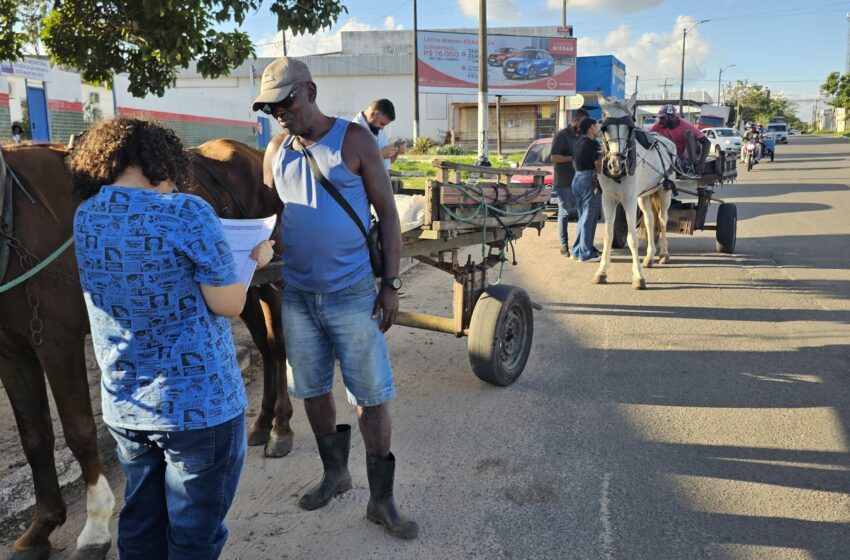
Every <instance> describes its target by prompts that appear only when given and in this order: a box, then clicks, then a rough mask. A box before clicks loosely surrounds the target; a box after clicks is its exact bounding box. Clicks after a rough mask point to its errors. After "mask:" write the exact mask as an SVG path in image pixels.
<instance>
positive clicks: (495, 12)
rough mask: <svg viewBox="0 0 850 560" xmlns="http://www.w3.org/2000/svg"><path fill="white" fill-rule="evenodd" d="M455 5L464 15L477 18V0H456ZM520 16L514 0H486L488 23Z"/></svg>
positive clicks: (513, 19)
mask: <svg viewBox="0 0 850 560" xmlns="http://www.w3.org/2000/svg"><path fill="white" fill-rule="evenodd" d="M550 1H551V0H550ZM457 7H458V8H460V11H461V12H462V13H463V15H465V16H466V17H468V18H473V19H478V0H457ZM520 17H522V12H521V11H520V9H519V6H518V5H517V3H516V2H515V1H514V0H488V1H487V24H488V25H489V24H490V22H491V21H517V20H519V18H520Z"/></svg>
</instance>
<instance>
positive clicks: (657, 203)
mask: <svg viewBox="0 0 850 560" xmlns="http://www.w3.org/2000/svg"><path fill="white" fill-rule="evenodd" d="M649 205H650V206H651V207H652V217H653V218H655V219H654V220H653V226H654V227H655V235H654V237H658V235H659V234H660V233H661V220H659V219H658V217H659V216H661V191H655V192H654V193H652V194H651V195H649ZM637 230H638V237H639V238H640V239H646V222H645V221H644V220H641V221H640V223H639V224H638V227H637Z"/></svg>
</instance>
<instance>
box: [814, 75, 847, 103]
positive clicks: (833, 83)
mask: <svg viewBox="0 0 850 560" xmlns="http://www.w3.org/2000/svg"><path fill="white" fill-rule="evenodd" d="M820 90H821V91H822V92H823V93H825V94H827V95H831V96H832V101H830V102H829V104H830V105H832V106H833V107H841V108H844V109H850V74H844V75H843V76H842V75H841V74H839V73H838V72H832V73H831V74H830V75H829V76H827V77H826V82H824V83H823V84H821V86H820Z"/></svg>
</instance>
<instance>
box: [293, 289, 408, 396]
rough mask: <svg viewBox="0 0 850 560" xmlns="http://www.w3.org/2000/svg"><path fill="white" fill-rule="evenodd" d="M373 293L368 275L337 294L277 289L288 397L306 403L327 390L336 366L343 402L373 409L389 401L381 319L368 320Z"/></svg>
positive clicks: (388, 367)
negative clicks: (345, 396)
mask: <svg viewBox="0 0 850 560" xmlns="http://www.w3.org/2000/svg"><path fill="white" fill-rule="evenodd" d="M377 297H378V289H377V287H376V285H375V281H374V280H373V279H372V277H371V275H370V276H367V277H366V278H364V279H363V280H359V281H357V282H355V283H354V284H352V285H351V286H348V287H347V288H344V289H342V290H339V291H336V292H330V293H324V294H323V293H315V292H306V291H303V290H299V289H297V288H295V287H293V286H291V285H286V286H285V287H284V289H283V331H284V333H285V340H286V379H287V384H288V386H289V394H290V396H292V397H295V398H296V399H308V398H311V397H317V396H319V395H324V394H325V393H329V392H331V390H332V389H333V378H334V360H335V359H337V360H339V368H340V370H341V371H342V381H343V383H344V384H345V388H346V391H347V393H348V401H349V402H350V403H351V404H355V405H358V406H377V405H379V404H383V403H385V402H387V401H389V400H391V399H392V398H393V397H395V385H394V383H393V370H392V365H391V364H390V356H389V352H388V351H387V342H386V339H385V338H384V333H382V332H381V329H380V325H381V316H380V314H379V315H378V318H377V319H372V310H373V309H374V307H375V300H376V298H377Z"/></svg>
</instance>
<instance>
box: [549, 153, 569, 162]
mask: <svg viewBox="0 0 850 560" xmlns="http://www.w3.org/2000/svg"><path fill="white" fill-rule="evenodd" d="M552 161H553V162H555V163H570V162H571V161H573V156H562V155H559V154H552Z"/></svg>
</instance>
